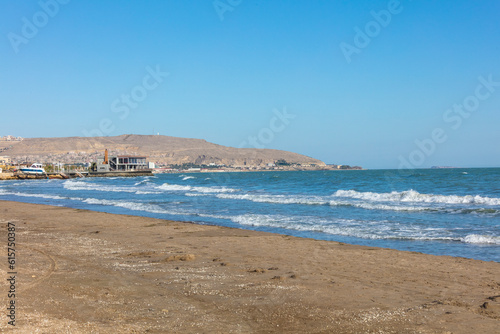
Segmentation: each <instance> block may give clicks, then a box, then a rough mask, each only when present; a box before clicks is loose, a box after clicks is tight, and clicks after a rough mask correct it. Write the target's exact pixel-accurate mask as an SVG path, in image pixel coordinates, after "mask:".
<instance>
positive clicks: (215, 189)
mask: <svg viewBox="0 0 500 334" xmlns="http://www.w3.org/2000/svg"><path fill="white" fill-rule="evenodd" d="M156 189H160V190H166V191H194V192H199V193H228V192H237V191H238V190H237V189H232V188H227V187H195V186H183V185H179V184H169V183H164V184H162V185H161V186H157V187H156Z"/></svg>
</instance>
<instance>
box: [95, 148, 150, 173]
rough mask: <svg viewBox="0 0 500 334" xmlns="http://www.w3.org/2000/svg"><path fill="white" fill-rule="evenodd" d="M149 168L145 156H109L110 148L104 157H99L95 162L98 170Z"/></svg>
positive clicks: (124, 170) (112, 170)
mask: <svg viewBox="0 0 500 334" xmlns="http://www.w3.org/2000/svg"><path fill="white" fill-rule="evenodd" d="M147 169H149V165H148V162H147V159H146V157H145V156H132V155H116V156H108V150H106V151H105V153H104V157H101V158H98V159H97V163H96V164H95V171H96V172H116V171H119V172H121V171H123V172H131V171H140V170H147Z"/></svg>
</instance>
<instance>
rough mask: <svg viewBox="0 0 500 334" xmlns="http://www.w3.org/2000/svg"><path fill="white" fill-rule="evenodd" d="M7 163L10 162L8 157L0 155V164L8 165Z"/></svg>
mask: <svg viewBox="0 0 500 334" xmlns="http://www.w3.org/2000/svg"><path fill="white" fill-rule="evenodd" d="M8 164H10V157H5V156H4V157H2V156H0V165H8Z"/></svg>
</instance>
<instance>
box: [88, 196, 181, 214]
mask: <svg viewBox="0 0 500 334" xmlns="http://www.w3.org/2000/svg"><path fill="white" fill-rule="evenodd" d="M83 202H84V203H87V204H94V205H106V206H116V207H120V208H124V209H129V210H133V211H144V212H150V213H158V214H170V215H180V214H188V213H186V212H182V211H180V210H165V209H163V208H162V207H160V206H158V205H155V204H146V203H140V202H129V201H118V200H114V201H113V200H107V199H97V198H87V199H85V200H83Z"/></svg>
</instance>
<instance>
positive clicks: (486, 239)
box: [461, 234, 500, 245]
mask: <svg viewBox="0 0 500 334" xmlns="http://www.w3.org/2000/svg"><path fill="white" fill-rule="evenodd" d="M461 241H462V242H465V243H468V244H489V245H500V236H498V237H497V236H493V235H479V234H469V235H468V236H466V237H465V238H463V239H462V240H461Z"/></svg>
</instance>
